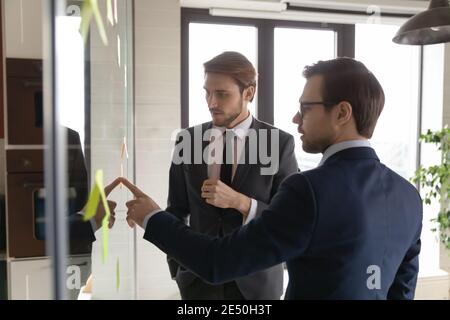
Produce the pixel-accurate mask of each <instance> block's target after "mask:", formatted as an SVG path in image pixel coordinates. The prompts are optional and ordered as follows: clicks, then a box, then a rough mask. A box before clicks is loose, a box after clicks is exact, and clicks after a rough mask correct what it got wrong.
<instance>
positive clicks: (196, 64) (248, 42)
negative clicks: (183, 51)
mask: <svg viewBox="0 0 450 320" xmlns="http://www.w3.org/2000/svg"><path fill="white" fill-rule="evenodd" d="M256 31H257V30H256V28H255V27H253V26H239V25H226V24H225V25H224V24H210V23H190V24H189V126H194V125H197V124H200V123H203V122H207V121H211V115H210V113H209V112H208V106H207V104H206V101H205V92H204V90H203V81H204V72H203V63H204V62H206V61H208V60H210V59H211V58H213V57H215V56H216V55H218V54H220V53H222V52H224V51H238V52H240V53H242V54H243V55H245V56H246V57H247V58H248V59H249V60H250V62H251V63H252V64H253V65H254V66H256V65H257V61H256V54H257V53H256V51H257V45H258V41H257V32H256ZM256 104H257V99H255V100H254V101H253V102H252V103H251V104H250V105H249V109H250V112H251V113H252V114H253V115H256V113H255V111H256Z"/></svg>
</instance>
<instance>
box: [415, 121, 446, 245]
mask: <svg viewBox="0 0 450 320" xmlns="http://www.w3.org/2000/svg"><path fill="white" fill-rule="evenodd" d="M419 141H420V142H424V143H432V144H436V145H437V146H438V149H439V150H440V151H441V152H442V158H441V163H440V164H438V165H433V166H430V167H427V168H425V167H423V166H420V167H419V169H417V171H416V172H415V176H414V177H413V178H412V181H413V182H414V183H417V184H418V185H419V186H420V188H424V190H425V191H426V193H425V195H424V198H423V202H424V203H425V205H429V204H431V201H432V199H437V200H438V201H439V203H440V211H439V213H438V216H437V218H436V219H432V221H434V222H436V223H437V227H436V228H433V229H432V230H433V231H438V229H439V236H440V239H441V241H442V243H443V244H444V246H445V247H446V248H447V249H450V128H448V127H447V126H445V127H444V128H443V129H442V130H439V131H431V130H428V131H427V133H426V134H422V135H420V139H419Z"/></svg>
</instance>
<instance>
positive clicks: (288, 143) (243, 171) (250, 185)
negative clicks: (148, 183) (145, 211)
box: [166, 118, 298, 299]
mask: <svg viewBox="0 0 450 320" xmlns="http://www.w3.org/2000/svg"><path fill="white" fill-rule="evenodd" d="M210 128H212V123H211V122H207V123H204V124H202V125H199V126H197V127H191V128H188V129H186V130H187V132H188V133H189V135H188V136H189V137H191V138H192V139H191V141H190V143H189V148H190V149H191V151H192V152H191V155H190V159H191V161H190V164H189V163H184V162H183V163H181V164H175V163H174V162H172V165H171V168H170V178H169V196H168V207H167V209H166V211H167V212H170V213H171V214H173V215H174V216H175V217H177V218H178V219H180V220H182V221H183V222H185V223H189V225H190V226H191V228H192V229H193V230H196V231H198V232H200V233H203V234H207V235H210V236H213V237H216V236H218V235H219V231H222V233H223V234H225V235H226V234H229V233H231V232H232V231H233V230H235V229H237V228H239V227H241V226H242V224H243V217H242V214H241V213H240V212H238V211H237V210H234V209H225V210H224V209H220V208H217V207H214V206H212V205H209V204H207V203H206V202H205V200H204V199H203V198H202V197H201V186H202V184H203V182H204V181H205V180H206V179H208V174H207V169H208V166H207V164H206V163H204V162H202V163H200V164H195V163H194V158H195V155H194V146H193V144H194V140H195V139H197V141H200V146H201V147H202V150H204V149H205V148H206V146H207V145H208V144H209V142H208V141H209V139H207V141H203V139H202V138H203V133H204V132H206V131H207V130H208V129H210ZM250 129H255V130H256V132H258V133H259V134H261V135H262V134H264V135H265V136H266V137H267V140H266V141H267V146H268V152H267V154H268V155H270V154H272V152H273V151H275V150H271V148H270V146H271V145H272V140H271V134H270V130H276V132H277V133H278V136H279V139H278V141H275V143H274V146H275V147H276V148H277V150H276V151H277V152H278V154H279V167H278V171H277V172H276V173H275V174H273V175H261V171H260V170H261V168H263V167H266V168H267V167H269V166H270V164H266V165H263V164H261V161H260V159H257V163H256V164H251V163H249V162H250V161H248V160H249V158H250V157H249V156H248V154H249V150H250V148H251V147H254V146H255V145H252V146H249V142H248V141H247V143H246V145H245V155H246V159H247V162H246V163H244V164H239V165H238V166H237V169H236V173H235V176H234V178H233V181H232V184H231V188H233V189H234V190H236V191H238V192H240V193H242V194H245V195H246V196H248V197H250V198H253V199H255V200H256V201H257V213H256V217H258V216H260V215H261V213H262V212H263V210H264V209H266V208H267V206H268V204H269V202H270V201H271V199H272V197H273V196H274V195H275V193H276V192H277V190H278V187H279V186H280V184H281V182H282V181H283V180H284V179H285V178H286V177H287V176H289V175H291V174H293V173H296V172H298V166H297V161H296V159H295V154H294V147H295V143H294V138H293V137H292V136H291V135H290V134H288V133H286V132H284V131H282V130H279V129H276V128H275V127H273V126H271V125H269V124H267V123H264V122H261V121H259V120H257V119H255V118H254V119H253V121H252V124H251V126H250ZM184 133H186V132H184ZM182 136H183V134H180V135H179V137H182ZM259 139H260V136H259V135H257V140H258V144H259ZM249 141H252V140H249ZM182 142H183V141H182V139H181V138H179V139H177V144H179V143H182ZM253 142H255V140H253ZM202 154H203V153H202ZM264 154H265V152H264ZM274 154H275V152H274ZM188 220H189V222H188ZM193 249H195V248H193ZM168 263H169V268H170V272H171V275H172V277H173V278H174V279H176V280H177V283H178V285H179V287H180V288H183V287H185V286H187V285H189V284H190V283H191V282H192V281H193V280H194V279H195V277H196V276H195V275H194V274H193V273H192V272H191V271H188V270H185V269H184V268H182V267H180V266H179V264H178V263H177V262H176V261H175V260H174V259H171V258H170V257H168ZM236 283H237V285H238V287H239V289H240V291H241V293H242V294H243V295H244V297H245V298H247V299H279V298H280V296H281V294H282V292H283V267H282V265H275V266H271V267H270V268H267V269H266V270H260V271H258V272H255V273H252V274H250V275H246V276H243V277H239V278H238V279H236Z"/></svg>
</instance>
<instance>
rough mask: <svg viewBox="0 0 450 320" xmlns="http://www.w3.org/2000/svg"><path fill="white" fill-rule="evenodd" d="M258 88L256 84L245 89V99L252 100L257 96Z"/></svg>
mask: <svg viewBox="0 0 450 320" xmlns="http://www.w3.org/2000/svg"><path fill="white" fill-rule="evenodd" d="M255 91H256V88H255V87H254V86H249V87H247V88H245V89H244V92H243V96H244V100H246V101H249V102H251V101H252V100H253V97H254V96H255Z"/></svg>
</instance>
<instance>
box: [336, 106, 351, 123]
mask: <svg viewBox="0 0 450 320" xmlns="http://www.w3.org/2000/svg"><path fill="white" fill-rule="evenodd" d="M352 115H353V108H352V105H351V104H350V103H349V102H347V101H342V102H340V103H339V104H338V105H337V121H338V123H340V124H345V123H347V122H349V121H350V120H351V119H352Z"/></svg>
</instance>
